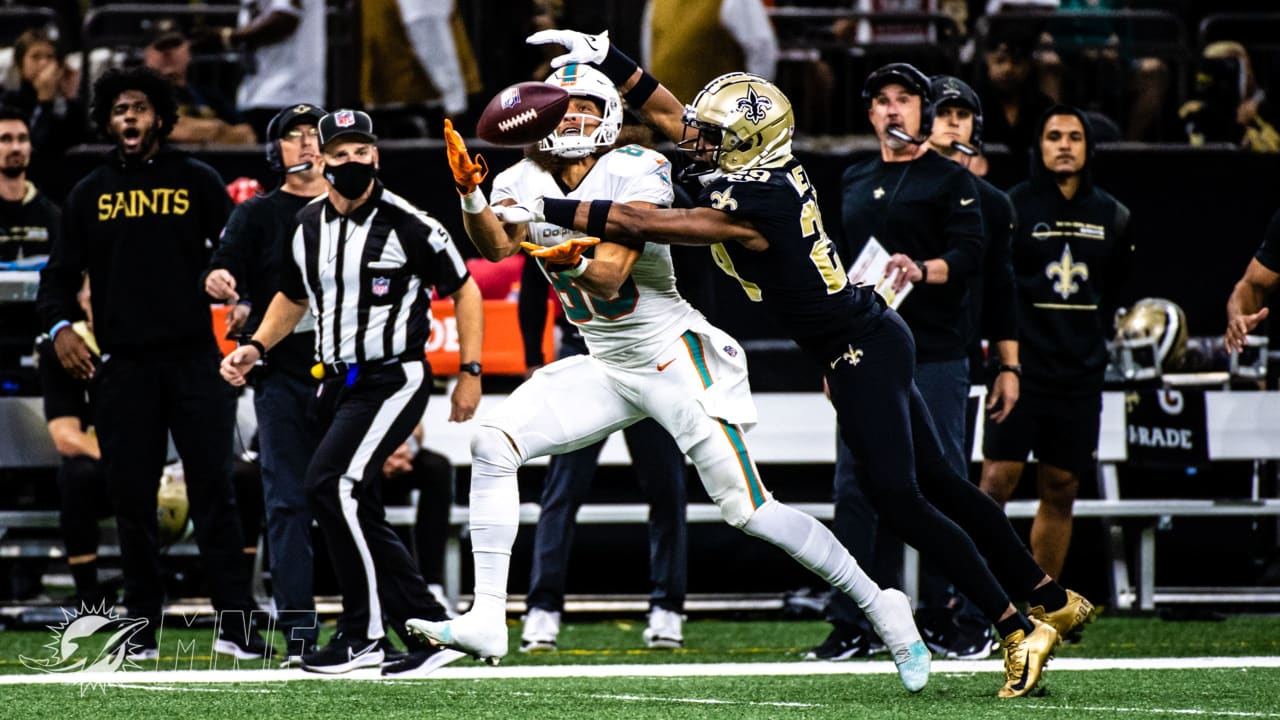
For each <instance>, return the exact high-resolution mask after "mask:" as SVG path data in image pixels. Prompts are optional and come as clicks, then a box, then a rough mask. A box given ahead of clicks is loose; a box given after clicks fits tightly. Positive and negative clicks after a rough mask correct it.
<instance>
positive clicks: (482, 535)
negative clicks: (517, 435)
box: [469, 427, 520, 615]
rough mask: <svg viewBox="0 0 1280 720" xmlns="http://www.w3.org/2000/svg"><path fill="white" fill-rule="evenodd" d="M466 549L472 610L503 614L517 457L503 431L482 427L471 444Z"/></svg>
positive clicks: (516, 508) (514, 522)
mask: <svg viewBox="0 0 1280 720" xmlns="http://www.w3.org/2000/svg"><path fill="white" fill-rule="evenodd" d="M471 456H472V457H471V496H470V497H471V517H470V521H469V524H470V527H471V554H472V557H473V558H474V560H475V573H476V584H475V604H474V605H473V606H472V611H473V612H474V611H477V610H478V611H482V612H484V611H487V612H493V611H497V612H499V613H502V614H503V615H505V614H506V610H507V575H508V571H509V570H510V566H511V546H512V545H514V544H515V542H516V533H517V532H518V531H519V529H520V488H519V485H518V483H517V480H516V470H517V469H518V468H519V467H520V458H519V457H518V456H517V454H516V451H515V448H513V447H511V443H510V441H509V440H508V439H507V437H506V434H505V433H503V432H502V431H501V430H498V429H496V428H490V427H485V428H481V429H480V431H479V432H477V433H476V436H475V439H474V440H473V441H472V443H471Z"/></svg>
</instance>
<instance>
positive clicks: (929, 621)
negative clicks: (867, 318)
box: [916, 608, 1000, 660]
mask: <svg viewBox="0 0 1280 720" xmlns="http://www.w3.org/2000/svg"><path fill="white" fill-rule="evenodd" d="M916 625H917V626H918V627H919V628H920V636H921V638H923V639H924V644H925V645H927V646H928V647H929V649H930V650H931V651H933V652H934V653H935V654H936V655H937V656H938V657H942V658H947V659H949V660H981V659H983V658H986V657H990V656H991V654H992V653H994V652H995V651H996V648H998V647H1000V643H998V642H996V635H995V632H994V631H993V630H992V628H991V626H990V625H989V624H987V623H986V622H985V621H978V622H974V621H971V620H970V619H969V618H967V617H962V616H959V615H956V614H955V612H954V611H952V610H949V609H947V608H930V609H925V610H921V611H920V612H918V613H916Z"/></svg>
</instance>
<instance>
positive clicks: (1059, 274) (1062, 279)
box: [1044, 245, 1089, 300]
mask: <svg viewBox="0 0 1280 720" xmlns="http://www.w3.org/2000/svg"><path fill="white" fill-rule="evenodd" d="M1044 274H1045V277H1047V278H1049V279H1050V280H1053V279H1054V278H1057V281H1056V282H1054V283H1053V291H1054V292H1055V293H1057V294H1058V295H1059V296H1060V297H1061V298H1062V299H1063V300H1067V299H1068V298H1070V297H1071V296H1072V295H1074V294H1076V293H1078V292H1080V286H1079V285H1077V284H1076V281H1075V279H1076V278H1077V277H1078V278H1080V279H1081V280H1088V279H1089V266H1088V265H1086V264H1085V263H1077V262H1075V259H1074V258H1072V257H1071V246H1070V245H1065V246H1063V248H1062V257H1061V258H1059V259H1058V262H1055V263H1049V266H1048V267H1046V268H1045V269H1044Z"/></svg>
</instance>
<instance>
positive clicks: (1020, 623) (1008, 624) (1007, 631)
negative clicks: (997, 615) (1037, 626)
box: [996, 613, 1034, 638]
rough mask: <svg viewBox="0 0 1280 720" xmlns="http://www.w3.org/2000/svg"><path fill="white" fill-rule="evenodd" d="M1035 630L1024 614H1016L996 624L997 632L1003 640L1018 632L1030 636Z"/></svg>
mask: <svg viewBox="0 0 1280 720" xmlns="http://www.w3.org/2000/svg"><path fill="white" fill-rule="evenodd" d="M1033 629H1034V628H1033V627H1032V625H1031V621H1030V620H1028V619H1027V616H1026V615H1023V614H1022V613H1014V614H1012V615H1010V616H1009V617H1007V618H1005V619H1004V620H1000V621H999V622H997V623H996V632H997V633H999V634H1000V637H1001V638H1007V637H1009V636H1010V635H1012V634H1013V633H1015V632H1017V631H1018V630H1021V631H1022V632H1024V633H1026V634H1027V635H1030V634H1031V631H1032V630H1033Z"/></svg>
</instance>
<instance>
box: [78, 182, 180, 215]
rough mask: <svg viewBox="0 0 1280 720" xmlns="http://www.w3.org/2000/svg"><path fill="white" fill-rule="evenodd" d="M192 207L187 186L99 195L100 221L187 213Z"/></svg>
mask: <svg viewBox="0 0 1280 720" xmlns="http://www.w3.org/2000/svg"><path fill="white" fill-rule="evenodd" d="M190 209H191V201H190V200H189V199H188V190H187V189H186V188H177V189H174V188H151V189H150V190H138V189H135V190H126V191H122V192H114V193H103V194H101V195H99V196H98V221H99V222H101V221H103V220H115V219H116V218H120V217H126V218H136V217H143V216H144V215H186V214H187V210H190Z"/></svg>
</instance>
